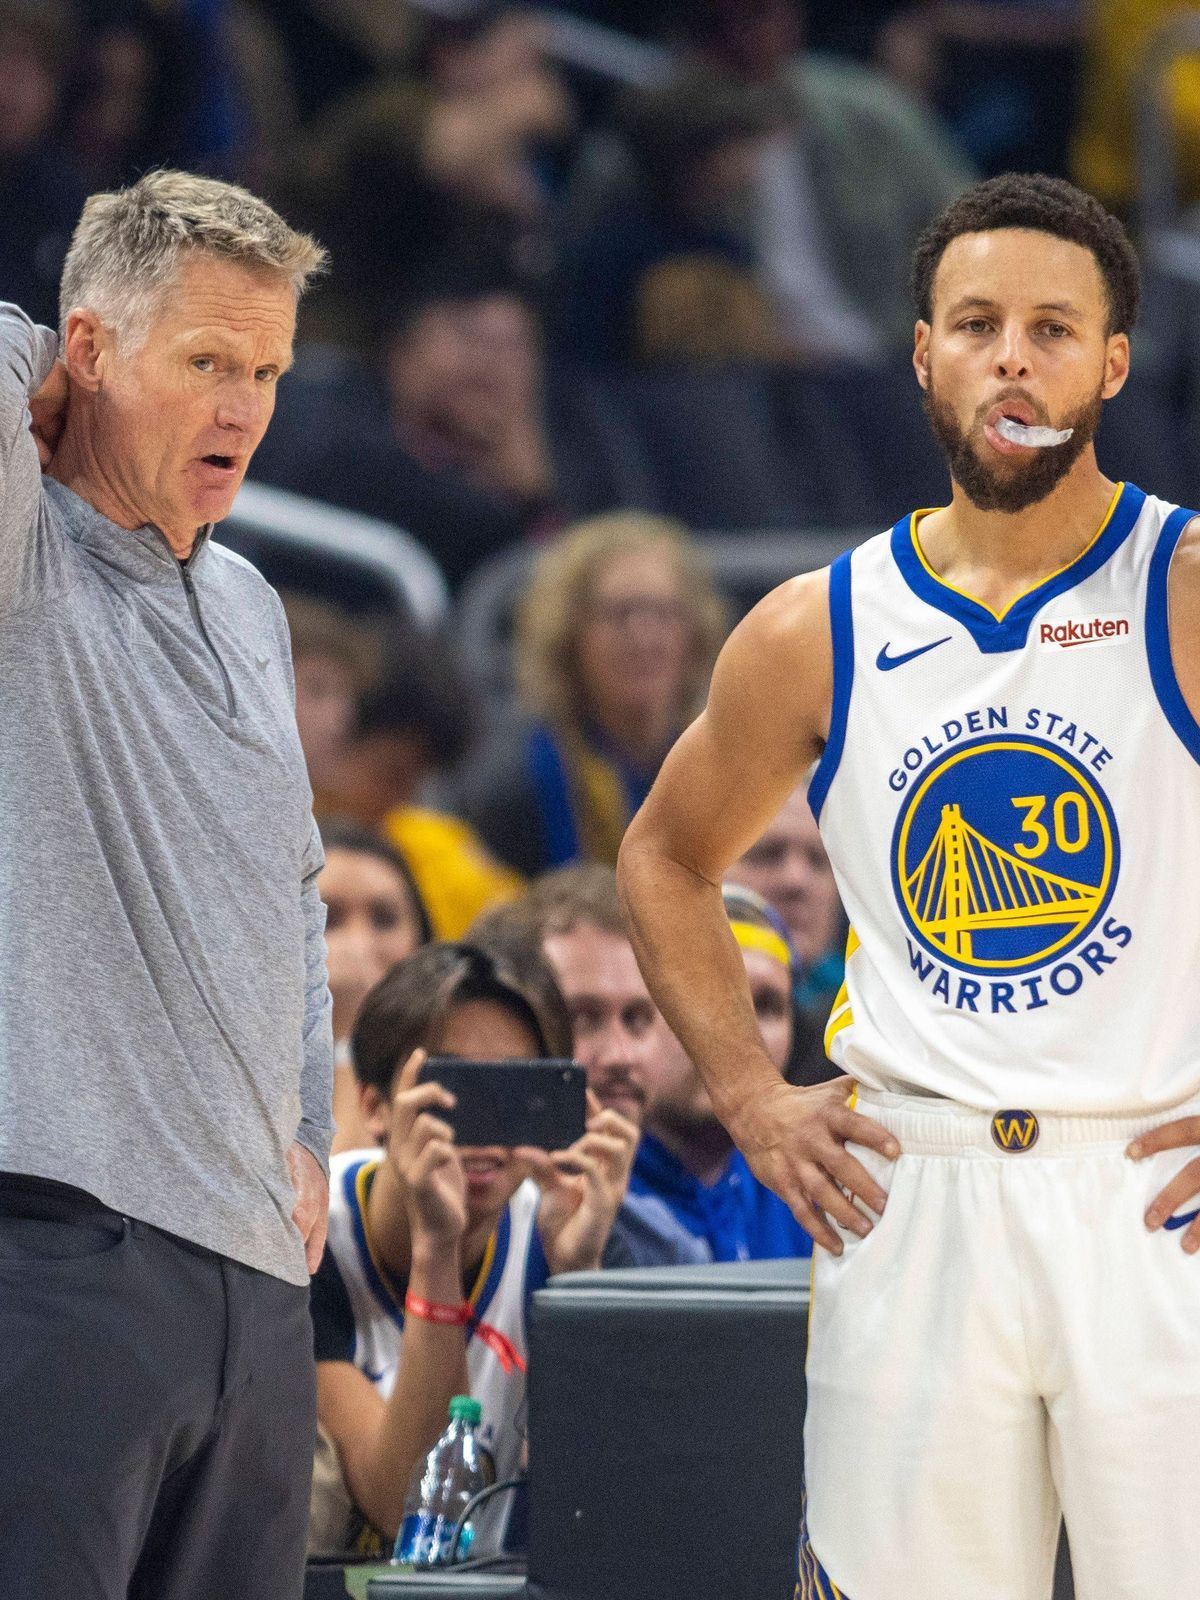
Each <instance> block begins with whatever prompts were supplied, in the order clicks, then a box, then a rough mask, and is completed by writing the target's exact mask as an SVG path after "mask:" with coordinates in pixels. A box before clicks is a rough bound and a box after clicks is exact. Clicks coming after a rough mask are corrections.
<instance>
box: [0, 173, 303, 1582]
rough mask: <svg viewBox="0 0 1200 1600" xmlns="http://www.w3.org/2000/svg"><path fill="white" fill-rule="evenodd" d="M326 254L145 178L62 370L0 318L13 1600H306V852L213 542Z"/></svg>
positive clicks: (0, 1202) (87, 250)
mask: <svg viewBox="0 0 1200 1600" xmlns="http://www.w3.org/2000/svg"><path fill="white" fill-rule="evenodd" d="M322 260H323V253H322V252H321V250H320V249H319V247H317V246H316V245H315V244H314V243H313V242H312V240H310V239H307V238H306V237H304V236H303V235H300V234H296V233H293V232H292V231H291V229H289V228H288V227H287V226H286V224H284V223H283V222H282V221H281V219H280V218H279V217H277V216H276V215H275V213H274V212H272V211H271V210H270V209H269V208H268V207H267V206H265V205H264V204H262V203H261V202H260V201H258V200H256V199H254V197H253V196H251V195H249V194H247V193H245V192H244V191H243V190H240V189H234V188H231V187H230V186H228V185H224V184H218V183H213V182H210V181H207V180H203V179H198V178H193V177H189V176H188V175H186V174H183V173H169V172H159V173H153V174H150V175H149V176H148V177H145V178H143V179H142V180H141V181H140V182H139V183H138V184H136V185H135V186H134V187H133V188H132V189H129V190H126V191H123V192H122V193H120V194H116V195H97V196H94V197H93V198H92V199H91V200H90V201H89V202H88V204H87V206H86V208H85V210H84V214H83V217H82V219H81V221H80V223H79V227H78V229H77V230H76V234H75V237H74V239H73V241H72V245H71V250H70V253H69V255H68V259H67V264H66V267H65V269H64V273H63V287H62V329H61V351H62V359H61V360H58V359H57V357H58V352H59V349H60V340H59V337H57V336H56V335H55V334H54V333H52V332H51V331H49V330H48V329H45V328H36V327H34V326H33V324H32V323H30V322H29V321H28V319H27V318H26V317H24V315H23V314H22V313H21V312H20V311H18V310H17V309H16V308H15V307H12V306H4V307H0V1350H2V1351H3V1360H2V1361H0V1593H3V1595H4V1596H5V1600H33V1597H34V1596H38V1597H43V1596H66V1595H70V1596H72V1600H84V1597H87V1600H118V1597H121V1600H124V1597H126V1596H129V1597H138V1600H141V1597H145V1600H150V1597H153V1600H184V1597H185V1596H186V1597H187V1600H205V1597H210V1596H211V1597H213V1600H216V1597H218V1596H219V1597H221V1600H234V1597H241V1596H246V1597H248V1600H249V1597H253V1600H264V1597H272V1600H273V1597H280V1600H283V1597H285V1596H287V1597H295V1596H297V1595H298V1594H299V1593H300V1588H301V1571H302V1563H303V1546H304V1537H305V1524H306V1518H307V1511H308V1494H307V1484H308V1478H309V1474H310V1471H311V1464H312V1443H313V1436H314V1398H313V1366H312V1334H311V1329H310V1326H309V1319H308V1272H309V1270H310V1269H311V1268H313V1267H314V1266H315V1264H316V1261H317V1259H318V1258H319V1256H320V1252H321V1248H322V1244H323V1240H324V1227H325V1211H326V1205H327V1200H328V1186H327V1180H326V1164H327V1152H328V1146H329V1140H330V1136H331V1126H330V1090H331V1080H332V1044H331V1036H330V1026H329V1000H328V990H327V985H326V979H325V963H324V946H323V940H322V931H323V925H324V916H323V911H322V908H321V904H320V901H319V899H318V896H317V892H316V888H315V885H314V878H315V875H316V872H317V870H318V868H319V867H320V866H321V861H322V858H321V847H320V840H319V838H318V836H317V833H316V831H315V829H314V827H313V823H312V817H311V813H310V801H311V797H310V794H309V790H308V784H307V779H306V777H305V771H304V762H303V758H302V755H301V751H300V745H299V741H298V738H297V735H296V728H295V720H294V716H293V710H292V682H291V674H290V661H289V652H288V638H287V632H286V628H285V625H284V622H283V615H282V610H281V608H280V605H279V603H278V601H277V599H276V597H275V596H274V595H273V593H272V592H271V590H270V589H269V588H268V587H267V585H266V584H265V583H264V582H263V581H262V579H261V578H260V577H259V576H258V575H257V574H256V573H255V572H254V570H253V569H252V568H251V567H249V566H248V565H247V564H246V563H245V562H243V561H241V560H240V559H239V558H238V557H236V556H234V555H231V554H230V553H229V552H227V551H225V550H222V549H221V548H220V547H219V546H216V545H213V544H212V543H211V542H210V534H211V531H212V530H211V524H212V523H213V522H214V521H215V520H217V519H218V518H220V517H222V516H224V515H225V513H226V512H227V511H228V510H229V506H230V503H231V501H232V499H233V496H234V493H235V492H236V490H237V487H238V485H239V483H240V482H241V479H242V475H243V473H244V472H245V469H246V464H247V462H248V461H249V459H250V456H251V454H252V453H253V451H254V448H255V446H256V445H257V444H258V442H259V440H260V439H261V437H262V435H263V432H264V430H265V428H266V426H267V423H268V421H269V419H270V416H271V411H272V407H273V403H274V389H275V382H276V379H277V378H278V377H279V375H280V373H281V372H282V371H283V370H284V369H285V368H286V367H287V365H288V363H289V361H290V359H291V346H292V334H293V329H294V324H295V314H296V302H297V298H298V296H299V294H300V293H301V291H302V290H303V288H304V285H305V283H306V281H307V279H308V277H309V276H310V275H311V274H312V272H314V271H315V270H317V269H318V268H319V267H320V266H321V264H322ZM31 414H32V427H31ZM39 458H40V459H39ZM43 469H44V472H43ZM306 1256H307V1262H306Z"/></svg>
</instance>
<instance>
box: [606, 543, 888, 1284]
mask: <svg viewBox="0 0 1200 1600" xmlns="http://www.w3.org/2000/svg"><path fill="white" fill-rule="evenodd" d="M832 686H833V651H832V643H831V639H830V627H829V578H828V573H827V572H819V573H811V574H806V575H805V576H803V577H800V578H795V579H792V580H791V581H790V582H789V583H786V584H784V585H782V586H781V587H780V588H779V589H777V590H775V591H774V593H772V594H770V595H768V596H767V598H766V599H765V600H763V601H762V602H761V603H760V604H759V605H758V606H757V607H755V609H754V610H753V611H752V612H751V613H750V615H749V616H748V617H747V618H746V619H745V621H743V622H742V623H741V624H740V626H739V627H737V628H736V629H735V630H734V632H733V634H732V635H731V636H730V638H729V640H728V642H727V643H726V645H725V648H724V649H723V650H722V652H721V655H720V658H719V659H718V661H717V665H716V669H715V671H714V673H713V680H712V687H711V690H710V693H709V700H708V705H707V706H706V708H705V710H704V712H703V713H702V715H701V716H700V717H698V718H697V720H696V721H695V722H694V723H693V724H692V726H691V727H690V728H689V729H688V730H687V731H686V733H684V735H683V736H682V738H681V739H680V740H679V742H678V743H677V744H676V746H675V748H674V749H673V750H672V752H671V754H670V755H669V756H668V758H667V760H666V762H665V764H664V766H663V769H662V771H661V773H660V775H659V777H658V780H657V782H656V783H655V785H654V788H653V790H652V791H651V794H650V796H649V798H648V799H647V801H646V803H645V805H644V806H643V808H642V810H641V811H640V812H639V813H638V815H637V817H635V819H634V821H633V823H632V824H631V826H630V828H629V831H628V833H627V835H626V839H625V843H624V845H623V847H622V850H621V858H620V863H619V867H618V873H619V878H620V884H621V893H622V898H623V901H624V905H625V910H626V914H627V917H628V920H629V926H630V932H631V936H632V938H633V943H634V947H635V949H636V950H637V954H638V960H639V963H640V964H641V968H642V971H643V973H644V974H645V977H646V981H647V983H648V984H649V986H650V989H651V992H652V993H653V994H654V997H655V999H656V1001H657V1002H658V1004H659V1006H660V1007H661V1009H662V1012H663V1015H664V1016H665V1017H666V1019H667V1021H668V1023H669V1024H670V1026H671V1027H672V1029H673V1030H674V1031H675V1033H676V1034H677V1035H678V1037H679V1038H680V1040H681V1041H682V1043H683V1045H684V1047H685V1048H686V1049H687V1051H688V1054H689V1055H690V1056H691V1058H692V1060H693V1061H695V1062H696V1064H697V1066H698V1067H699V1069H700V1072H701V1074H702V1076H703V1078H704V1081H705V1083H706V1085H707V1087H708V1090H709V1092H710V1094H711V1095H712V1099H713V1104H714V1106H715V1107H716V1110H717V1114H718V1116H719V1117H720V1118H721V1120H722V1121H723V1122H724V1124H725V1126H726V1127H727V1128H728V1129H729V1132H730V1134H731V1135H732V1137H733V1138H734V1140H735V1141H736V1143H737V1144H738V1146H739V1148H740V1149H741V1150H742V1152H743V1154H744V1155H745V1157H746V1159H747V1160H748V1161H749V1163H750V1165H751V1167H752V1168H753V1169H754V1171H755V1173H756V1174H757V1176H758V1177H759V1178H760V1179H761V1180H762V1181H763V1182H764V1183H766V1184H769V1185H770V1187H771V1188H772V1189H774V1190H775V1192H776V1193H777V1194H778V1195H780V1196H781V1197H782V1198H783V1199H784V1200H785V1201H786V1202H787V1204H788V1205H789V1206H790V1207H791V1208H792V1211H793V1212H794V1214H795V1216H796V1217H797V1219H798V1220H799V1221H800V1222H801V1224H802V1225H803V1226H804V1227H805V1228H807V1229H808V1231H809V1232H810V1233H811V1234H812V1236H813V1238H814V1239H815V1240H816V1241H817V1242H818V1243H819V1244H823V1245H824V1246H825V1247H826V1248H827V1249H829V1250H831V1251H833V1252H835V1253H840V1251H841V1248H842V1246H841V1240H840V1239H839V1237H838V1235H837V1233H836V1232H835V1230H834V1229H833V1228H832V1227H831V1226H830V1224H829V1222H828V1221H827V1220H826V1216H827V1215H828V1216H829V1217H831V1218H833V1219H835V1220H836V1221H837V1222H839V1223H840V1224H841V1225H842V1226H843V1227H845V1228H848V1229H850V1230H852V1231H853V1232H855V1233H857V1234H859V1235H863V1234H866V1233H867V1232H869V1231H870V1227H871V1223H870V1220H869V1218H867V1217H866V1216H864V1214H863V1212H862V1210H861V1209H860V1208H859V1207H858V1206H856V1205H854V1204H853V1203H852V1201H851V1200H850V1199H849V1198H848V1197H847V1193H846V1192H844V1191H849V1193H850V1194H852V1195H855V1196H857V1197H858V1198H859V1200H861V1201H862V1202H863V1203H864V1204H865V1205H866V1206H868V1207H869V1208H870V1209H871V1210H872V1211H874V1212H876V1213H879V1212H880V1211H882V1209H883V1205H884V1201H885V1196H884V1193H883V1191H882V1190H881V1189H880V1188H879V1185H878V1184H877V1183H876V1182H875V1181H874V1180H873V1179H872V1178H871V1176H870V1174H869V1173H868V1172H867V1171H866V1170H865V1168H864V1167H863V1166H862V1165H861V1163H860V1162H858V1161H857V1160H856V1159H855V1158H854V1157H853V1156H852V1155H850V1154H849V1153H848V1152H847V1150H846V1148H845V1146H846V1143H847V1141H853V1142H857V1143H859V1144H864V1145H870V1146H872V1147H873V1148H875V1149H876V1150H879V1151H880V1152H881V1153H882V1154H883V1155H885V1156H888V1157H894V1156H895V1155H897V1154H898V1153H899V1147H898V1145H897V1144H896V1141H895V1140H894V1139H893V1138H892V1137H891V1136H890V1135H889V1134H887V1133H885V1132H884V1131H883V1130H882V1129H881V1128H880V1127H879V1126H878V1124H877V1123H875V1122H873V1121H871V1120H870V1119H868V1118H866V1117H863V1116H859V1115H858V1114H857V1113H856V1112H853V1111H851V1110H850V1109H849V1106H848V1103H847V1102H848V1093H849V1084H848V1082H847V1080H846V1079H845V1078H841V1079H837V1080H835V1081H834V1082H833V1083H827V1084H820V1085H817V1086H815V1087H812V1088H793V1087H792V1086H790V1085H788V1084H786V1083H784V1082H783V1080H782V1079H781V1078H780V1076H779V1072H778V1070H777V1069H776V1067H775V1065H774V1064H773V1062H772V1061H771V1060H770V1058H769V1057H768V1055H767V1053H766V1051H765V1050H764V1048H763V1046H762V1043H761V1040H760V1037H759V1032H758V1025H757V1023H756V1021H755V1018H754V1011H753V1007H752V1005H751V1002H750V994H749V990H748V988H747V985H746V978H745V967H744V965H743V962H742V959H741V956H740V953H739V951H738V949H737V946H736V944H735V943H734V940H733V937H732V935H731V933H730V931H729V923H728V919H727V917H726V916H725V914H724V910H723V908H722V903H721V893H720V884H721V879H722V876H723V874H724V873H725V871H726V870H727V869H728V867H729V865H730V864H731V863H732V862H733V861H735V860H736V859H737V858H738V857H739V856H740V855H741V854H742V853H743V852H744V851H745V850H746V849H748V848H749V846H750V845H751V844H753V843H754V841H755V840H756V839H757V838H758V837H759V836H760V834H761V833H762V831H763V829H764V828H765V827H766V825H767V823H768V822H769V821H770V820H771V818H772V817H773V816H774V815H775V813H776V812H777V811H778V809H779V807H780V806H781V805H782V804H783V801H784V800H785V799H786V797H787V796H788V795H789V794H790V793H791V791H792V790H793V789H794V788H795V786H796V784H797V783H798V782H799V781H800V779H801V778H802V776H803V774H804V773H805V771H807V769H808V768H809V767H810V766H811V764H812V763H813V762H814V761H815V760H816V759H817V757H818V756H819V755H820V753H821V750H822V748H823V746H824V742H825V737H826V734H827V732H828V728H829V716H830V706H831V702H832Z"/></svg>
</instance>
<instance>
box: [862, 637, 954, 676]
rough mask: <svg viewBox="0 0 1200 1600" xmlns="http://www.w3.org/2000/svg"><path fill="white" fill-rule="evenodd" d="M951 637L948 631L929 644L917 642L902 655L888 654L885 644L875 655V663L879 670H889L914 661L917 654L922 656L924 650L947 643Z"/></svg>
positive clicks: (933, 648) (934, 648)
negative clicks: (915, 645) (942, 636)
mask: <svg viewBox="0 0 1200 1600" xmlns="http://www.w3.org/2000/svg"><path fill="white" fill-rule="evenodd" d="M952 637H953V635H952V634H949V633H948V634H947V635H946V637H945V638H944V639H934V640H933V642H932V643H931V644H919V645H918V646H917V648H916V649H915V650H906V651H905V652H904V654H903V655H902V656H890V655H888V647H887V645H886V644H885V645H884V647H883V649H882V650H881V651H880V652H879V654H878V655H877V656H876V657H875V665H876V666H877V667H878V668H879V670H880V672H891V671H892V670H893V669H894V668H896V667H902V666H903V665H904V663H905V662H906V661H915V660H916V659H917V657H918V656H923V655H924V654H925V652H926V650H936V649H937V647H938V645H940V644H949V643H950V640H951V638H952ZM889 643H890V641H889Z"/></svg>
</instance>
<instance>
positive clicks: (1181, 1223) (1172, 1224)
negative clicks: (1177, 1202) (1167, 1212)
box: [1163, 1209, 1200, 1228]
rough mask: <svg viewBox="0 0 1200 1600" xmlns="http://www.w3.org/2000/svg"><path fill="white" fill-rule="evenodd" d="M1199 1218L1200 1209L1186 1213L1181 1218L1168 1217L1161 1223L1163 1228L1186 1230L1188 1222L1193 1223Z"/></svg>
mask: <svg viewBox="0 0 1200 1600" xmlns="http://www.w3.org/2000/svg"><path fill="white" fill-rule="evenodd" d="M1197 1217H1200V1209H1197V1210H1195V1211H1188V1212H1185V1214H1184V1215H1183V1216H1182V1217H1168V1218H1167V1220H1166V1221H1165V1222H1164V1223H1163V1227H1164V1228H1186V1227H1187V1225H1188V1223H1189V1222H1195V1220H1196V1218H1197Z"/></svg>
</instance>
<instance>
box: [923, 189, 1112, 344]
mask: <svg viewBox="0 0 1200 1600" xmlns="http://www.w3.org/2000/svg"><path fill="white" fill-rule="evenodd" d="M994 228H1033V229H1035V230H1036V231H1037V232H1039V233H1050V234H1053V235H1054V237H1055V238H1056V239H1067V240H1069V241H1070V243H1072V244H1081V245H1082V246H1083V247H1084V249H1085V250H1090V251H1091V252H1092V254H1093V256H1095V258H1096V265H1097V266H1098V267H1099V268H1100V275H1101V277H1102V278H1103V279H1104V287H1105V292H1106V295H1107V298H1108V328H1107V332H1108V333H1110V334H1112V333H1132V331H1133V327H1134V324H1135V323H1136V322H1137V314H1138V300H1139V298H1140V295H1141V274H1140V272H1139V270H1138V261H1137V255H1136V254H1135V252H1134V248H1133V245H1132V244H1131V243H1130V241H1129V235H1128V234H1127V233H1126V232H1125V229H1124V228H1123V227H1122V226H1121V224H1120V222H1118V220H1117V218H1116V217H1114V216H1113V215H1112V213H1111V212H1109V211H1106V210H1105V209H1104V207H1103V206H1102V205H1101V204H1100V202H1099V201H1098V200H1095V199H1093V197H1092V196H1091V195H1090V194H1084V192H1083V190H1082V189H1077V188H1076V187H1075V185H1074V184H1073V183H1068V182H1067V181H1066V179H1065V178H1048V177H1046V176H1045V175H1044V174H1043V173H1040V172H1005V173H1002V174H1001V176H1000V177H998V178H988V179H986V180H985V181H984V182H983V183H977V184H974V185H973V186H972V187H971V188H970V189H968V190H967V191H966V192H965V193H964V194H961V195H959V197H958V199H957V200H954V201H952V202H951V203H950V205H948V206H947V207H946V209H945V210H944V211H943V212H942V213H941V215H940V216H938V217H935V218H934V220H933V221H932V222H931V223H930V224H929V226H928V227H927V228H926V229H925V231H924V232H923V233H922V234H921V237H920V238H919V239H918V240H917V247H916V249H915V250H914V252H913V263H912V279H911V287H912V295H913V300H914V302H915V303H916V308H917V315H918V317H920V318H921V319H922V321H924V322H928V321H929V317H930V313H931V311H932V309H933V278H934V274H935V273H936V271H937V268H938V262H939V261H940V260H941V259H942V255H943V253H944V252H945V249H946V246H947V245H948V244H949V243H950V241H951V240H952V239H957V238H958V237H959V235H960V234H964V233H987V232H990V231H991V230H992V229H994Z"/></svg>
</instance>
